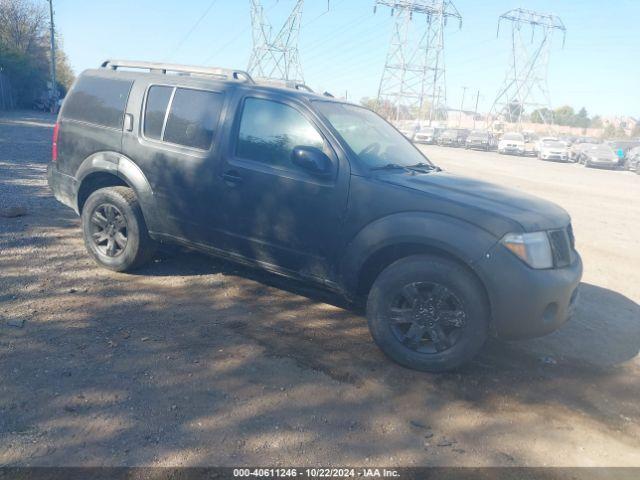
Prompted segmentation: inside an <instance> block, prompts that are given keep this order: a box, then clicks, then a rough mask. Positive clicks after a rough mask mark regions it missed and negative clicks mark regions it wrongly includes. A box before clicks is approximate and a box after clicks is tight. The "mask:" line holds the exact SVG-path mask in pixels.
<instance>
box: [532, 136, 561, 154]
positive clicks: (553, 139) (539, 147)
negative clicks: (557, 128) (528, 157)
mask: <svg viewBox="0 0 640 480" xmlns="http://www.w3.org/2000/svg"><path fill="white" fill-rule="evenodd" d="M557 141H558V139H557V138H556V137H542V138H541V139H539V140H538V141H537V142H536V147H535V149H536V153H540V151H541V150H542V147H543V146H544V144H545V142H557Z"/></svg>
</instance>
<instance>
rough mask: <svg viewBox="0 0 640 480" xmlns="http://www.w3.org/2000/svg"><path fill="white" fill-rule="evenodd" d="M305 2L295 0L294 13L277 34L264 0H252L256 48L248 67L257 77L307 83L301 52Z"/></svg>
mask: <svg viewBox="0 0 640 480" xmlns="http://www.w3.org/2000/svg"><path fill="white" fill-rule="evenodd" d="M303 5H304V0H295V5H294V7H293V9H292V10H291V14H290V15H289V17H288V18H287V20H286V21H285V22H284V25H283V26H282V28H281V29H280V30H278V32H277V33H276V35H275V36H274V35H273V34H272V33H273V32H272V27H271V24H270V23H269V21H268V19H267V18H266V16H265V13H264V7H263V6H262V2H261V1H260V0H251V28H252V36H253V52H252V54H251V59H250V60H249V67H248V70H249V73H250V74H251V75H253V76H255V77H257V78H265V79H273V80H287V81H294V82H300V83H304V77H303V75H302V67H301V65H300V56H299V55H298V36H299V34H300V22H301V20H302V7H303Z"/></svg>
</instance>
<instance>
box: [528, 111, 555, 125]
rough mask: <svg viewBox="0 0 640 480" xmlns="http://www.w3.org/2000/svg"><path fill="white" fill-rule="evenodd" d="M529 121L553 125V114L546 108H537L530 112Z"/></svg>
mask: <svg viewBox="0 0 640 480" xmlns="http://www.w3.org/2000/svg"><path fill="white" fill-rule="evenodd" d="M531 121H532V122H533V123H553V112H552V111H551V110H549V109H548V108H545V107H543V108H538V109H537V110H534V111H533V112H531Z"/></svg>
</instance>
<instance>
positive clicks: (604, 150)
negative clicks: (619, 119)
mask: <svg viewBox="0 0 640 480" xmlns="http://www.w3.org/2000/svg"><path fill="white" fill-rule="evenodd" d="M589 152H591V153H596V154H598V155H613V150H611V147H610V146H609V145H605V144H603V143H601V144H600V145H593V146H592V147H591V148H589Z"/></svg>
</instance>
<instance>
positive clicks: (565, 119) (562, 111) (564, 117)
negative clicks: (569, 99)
mask: <svg viewBox="0 0 640 480" xmlns="http://www.w3.org/2000/svg"><path fill="white" fill-rule="evenodd" d="M574 115H575V112H574V110H573V107H571V106H569V105H564V106H562V107H559V108H556V109H555V111H554V114H553V116H554V118H555V121H556V123H557V124H558V125H571V124H572V120H573V117H574Z"/></svg>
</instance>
